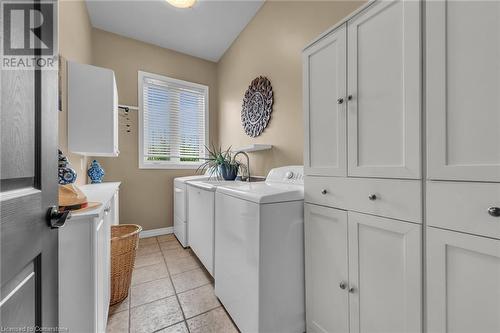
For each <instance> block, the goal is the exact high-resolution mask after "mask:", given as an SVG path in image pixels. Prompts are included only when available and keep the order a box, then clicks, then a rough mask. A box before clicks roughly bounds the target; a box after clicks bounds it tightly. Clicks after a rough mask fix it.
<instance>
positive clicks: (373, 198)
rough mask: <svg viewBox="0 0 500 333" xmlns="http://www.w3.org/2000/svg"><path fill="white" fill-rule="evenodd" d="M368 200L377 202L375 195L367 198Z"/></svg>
mask: <svg viewBox="0 0 500 333" xmlns="http://www.w3.org/2000/svg"><path fill="white" fill-rule="evenodd" d="M368 199H370V200H371V201H374V200H377V195H376V194H370V195H369V196H368Z"/></svg>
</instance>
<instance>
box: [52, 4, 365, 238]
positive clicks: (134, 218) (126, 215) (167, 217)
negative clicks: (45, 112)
mask: <svg viewBox="0 0 500 333" xmlns="http://www.w3.org/2000/svg"><path fill="white" fill-rule="evenodd" d="M361 4H362V2H353V1H347V2H338V1H331V2H314V1H304V2H302V1H291V2H288V1H283V2H281V1H280V2H274V1H267V2H266V3H265V4H264V5H263V6H262V8H261V10H260V11H259V12H258V13H257V15H256V16H255V17H254V19H253V20H252V21H251V22H250V23H249V24H248V26H247V27H246V28H245V29H244V30H243V32H242V33H241V34H240V36H239V37H238V38H237V39H236V41H235V42H234V43H233V44H232V46H231V47H230V48H229V49H228V51H227V52H226V53H225V55H224V56H223V57H222V59H221V61H220V62H219V63H218V64H215V63H213V62H209V61H205V60H202V59H199V58H195V57H191V56H188V55H184V54H181V53H177V52H174V51H171V50H167V49H163V48H160V47H157V46H153V45H150V44H147V43H142V42H139V41H136V40H133V39H129V38H125V37H121V36H118V35H115V34H112V33H108V32H105V31H102V30H98V29H91V28H90V24H89V19H88V15H87V11H86V8H85V5H84V3H83V2H82V1H61V2H60V45H61V46H60V52H61V55H63V56H64V57H65V58H67V59H71V60H75V61H78V62H81V63H92V64H94V65H96V66H101V67H106V68H110V69H112V70H114V71H115V75H116V80H117V86H118V95H119V102H120V104H127V105H137V71H138V70H144V71H149V72H152V73H157V74H162V75H167V76H171V77H174V78H178V79H182V80H187V81H192V82H197V83H202V84H206V85H208V86H209V88H210V135H211V141H218V142H220V143H221V144H222V145H223V146H225V147H227V146H230V145H232V146H233V147H237V146H242V145H246V144H250V143H269V144H272V145H273V146H274V147H273V149H272V150H271V151H267V152H258V153H252V154H251V155H250V158H251V167H252V173H253V174H254V175H256V174H260V175H265V174H266V173H267V172H268V171H269V169H270V168H272V167H275V166H281V165H286V164H302V163H303V158H302V155H303V128H302V126H303V120H302V64H301V51H302V49H303V47H304V46H305V45H306V44H307V43H308V42H310V41H311V40H312V39H314V38H315V37H316V36H318V35H319V34H320V33H321V32H323V31H324V30H326V29H327V28H328V27H330V26H332V25H333V24H335V23H336V22H337V21H339V20H340V19H342V18H343V17H345V16H346V15H348V14H349V13H350V12H352V11H353V10H355V9H356V8H357V7H358V6H360V5H361ZM259 75H265V76H267V77H268V78H269V79H270V80H271V83H272V84H273V89H274V94H275V104H274V110H273V114H272V119H271V122H270V124H269V126H268V128H267V129H266V130H265V131H264V133H263V134H262V135H261V136H260V137H258V138H256V139H252V138H250V137H248V136H246V134H245V133H244V131H243V128H242V126H241V122H240V111H241V104H242V98H243V94H244V92H245V90H246V89H247V87H248V85H249V84H250V82H251V80H252V79H253V78H255V77H257V76H259ZM63 77H64V75H63ZM63 93H64V94H65V91H63ZM64 110H66V102H65V101H64ZM120 114H121V115H123V112H120ZM129 117H130V121H129V124H130V125H131V127H130V128H131V132H130V133H127V132H126V127H125V124H126V123H127V121H126V119H125V117H124V116H120V134H119V140H120V144H119V146H120V156H119V157H117V158H98V160H99V161H100V162H101V164H102V166H103V168H104V169H105V171H106V176H105V181H121V182H122V187H121V191H120V222H121V223H138V224H141V225H142V226H143V227H144V229H145V230H149V229H156V228H163V227H169V226H172V224H173V223H172V219H173V197H172V187H173V179H174V178H175V177H180V176H185V175H190V174H193V173H194V171H193V170H140V169H139V168H138V147H137V146H138V136H137V130H138V129H137V112H136V111H131V112H130V115H129ZM59 120H60V124H59V126H60V131H59V132H60V146H61V148H62V149H63V150H65V151H67V128H66V112H63V113H61V114H60V119H59ZM69 158H70V160H71V162H72V164H73V166H74V167H75V169H77V172H78V173H79V182H80V183H81V182H82V181H84V180H85V177H84V176H85V170H81V169H80V160H81V159H82V158H81V157H80V156H77V155H72V154H69ZM84 162H85V160H84Z"/></svg>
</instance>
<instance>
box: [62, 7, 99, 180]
mask: <svg viewBox="0 0 500 333" xmlns="http://www.w3.org/2000/svg"><path fill="white" fill-rule="evenodd" d="M91 38H92V27H91V25H90V19H89V16H88V12H87V6H86V5H85V2H84V1H76V0H71V1H70V0H65V1H59V54H60V55H61V56H62V57H63V62H62V64H61V78H62V82H61V83H62V87H61V88H62V89H61V93H62V102H63V103H62V112H60V113H59V148H60V149H61V150H62V151H63V152H64V153H65V154H66V155H67V157H68V159H69V160H70V162H71V165H72V166H73V168H74V169H75V171H76V173H77V174H78V178H77V183H78V184H85V183H86V178H87V175H86V170H85V169H86V164H87V159H86V158H85V157H83V156H81V155H76V154H71V153H69V152H68V126H67V105H68V104H67V99H66V96H67V94H66V91H67V89H66V88H67V87H66V70H65V69H66V68H65V60H73V61H76V62H79V63H83V64H90V63H91V62H92V42H91ZM82 167H83V168H82Z"/></svg>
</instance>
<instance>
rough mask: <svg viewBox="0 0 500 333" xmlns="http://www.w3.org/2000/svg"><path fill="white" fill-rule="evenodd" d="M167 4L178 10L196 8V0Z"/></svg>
mask: <svg viewBox="0 0 500 333" xmlns="http://www.w3.org/2000/svg"><path fill="white" fill-rule="evenodd" d="M167 2H168V3H169V4H171V5H172V6H174V7H177V8H190V7H193V6H194V4H195V2H196V0H167Z"/></svg>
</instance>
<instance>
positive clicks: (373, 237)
mask: <svg viewBox="0 0 500 333" xmlns="http://www.w3.org/2000/svg"><path fill="white" fill-rule="evenodd" d="M348 233H349V283H350V284H349V295H350V296H349V307H350V312H349V318H350V332H351V333H359V332H364V333H376V332H380V333H389V332H394V333H404V332H407V333H408V332H420V331H421V327H422V325H421V321H422V316H421V309H422V301H421V296H422V295H421V293H422V277H421V275H422V269H421V227H420V225H417V224H413V223H407V222H402V221H397V220H391V219H386V218H381V217H375V216H370V215H366V214H359V213H352V212H349V231H348ZM351 288H352V289H351Z"/></svg>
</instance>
